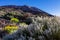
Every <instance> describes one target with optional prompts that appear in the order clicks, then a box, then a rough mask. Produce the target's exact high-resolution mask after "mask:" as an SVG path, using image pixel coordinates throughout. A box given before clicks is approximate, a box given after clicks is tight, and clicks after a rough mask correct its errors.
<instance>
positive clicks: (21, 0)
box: [0, 0, 60, 16]
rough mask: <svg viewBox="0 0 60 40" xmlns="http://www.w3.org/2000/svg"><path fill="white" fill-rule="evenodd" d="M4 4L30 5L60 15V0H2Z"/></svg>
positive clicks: (0, 2)
mask: <svg viewBox="0 0 60 40" xmlns="http://www.w3.org/2000/svg"><path fill="white" fill-rule="evenodd" d="M2 5H28V6H34V7H37V8H39V9H41V10H43V11H46V12H48V13H50V14H53V15H57V16H60V0H0V6H2Z"/></svg>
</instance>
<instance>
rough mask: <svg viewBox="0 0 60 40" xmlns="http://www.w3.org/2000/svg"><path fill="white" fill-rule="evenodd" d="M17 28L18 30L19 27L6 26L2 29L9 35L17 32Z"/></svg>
mask: <svg viewBox="0 0 60 40" xmlns="http://www.w3.org/2000/svg"><path fill="white" fill-rule="evenodd" d="M18 28H19V27H18V26H16V25H7V26H5V28H4V29H3V30H6V31H8V32H9V33H13V32H15V31H17V30H18Z"/></svg>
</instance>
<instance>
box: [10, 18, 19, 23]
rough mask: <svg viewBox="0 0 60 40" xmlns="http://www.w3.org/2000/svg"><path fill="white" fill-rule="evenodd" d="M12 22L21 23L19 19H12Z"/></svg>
mask: <svg viewBox="0 0 60 40" xmlns="http://www.w3.org/2000/svg"><path fill="white" fill-rule="evenodd" d="M11 21H12V22H16V23H17V22H19V19H17V18H11Z"/></svg>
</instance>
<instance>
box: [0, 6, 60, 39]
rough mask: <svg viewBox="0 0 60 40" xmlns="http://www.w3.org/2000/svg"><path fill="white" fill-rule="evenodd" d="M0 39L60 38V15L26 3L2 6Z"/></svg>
mask: <svg viewBox="0 0 60 40" xmlns="http://www.w3.org/2000/svg"><path fill="white" fill-rule="evenodd" d="M0 40H60V17H56V16H54V15H51V14H49V13H47V12H44V11H42V10H41V9H38V8H36V7H30V6H26V5H24V6H15V5H6V6H0Z"/></svg>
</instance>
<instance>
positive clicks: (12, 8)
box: [0, 5, 53, 17]
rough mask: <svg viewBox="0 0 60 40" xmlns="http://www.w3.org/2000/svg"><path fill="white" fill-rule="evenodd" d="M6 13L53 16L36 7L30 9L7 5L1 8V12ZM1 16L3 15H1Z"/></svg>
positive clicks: (28, 7)
mask: <svg viewBox="0 0 60 40" xmlns="http://www.w3.org/2000/svg"><path fill="white" fill-rule="evenodd" d="M1 10H2V11H4V12H5V13H6V12H7V13H9V12H11V11H16V12H19V13H31V14H33V15H38V16H49V17H52V16H53V15H51V14H49V13H47V12H44V11H42V10H40V9H38V8H36V7H30V6H26V5H24V6H15V5H6V6H0V11H1ZM0 14H1V13H0Z"/></svg>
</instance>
